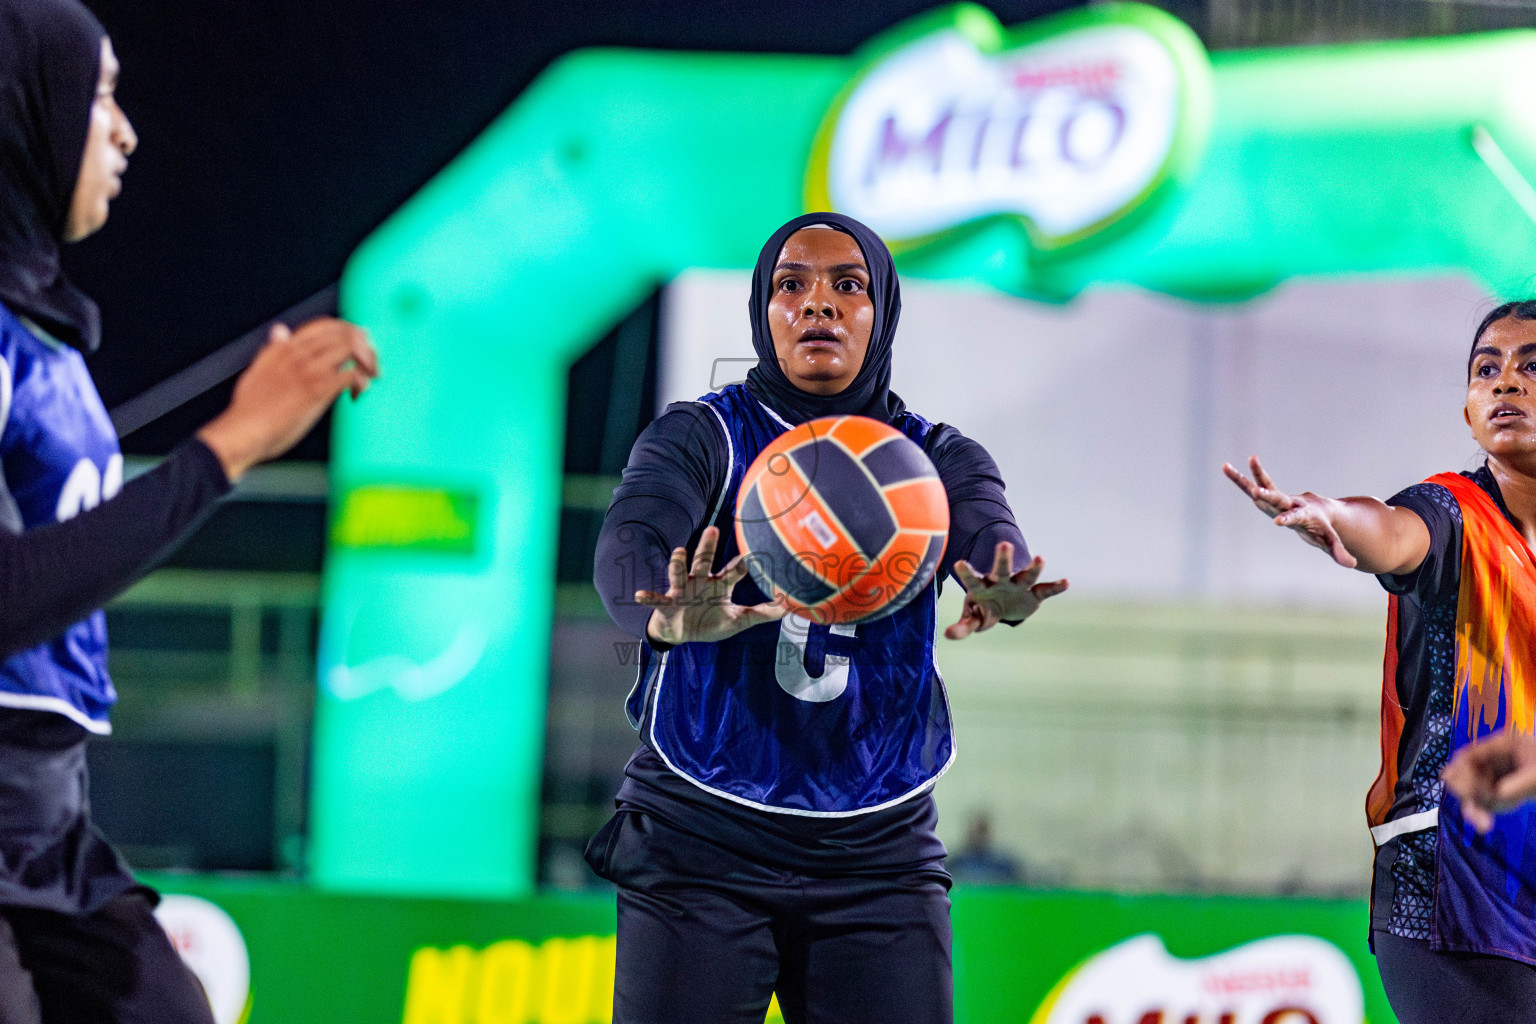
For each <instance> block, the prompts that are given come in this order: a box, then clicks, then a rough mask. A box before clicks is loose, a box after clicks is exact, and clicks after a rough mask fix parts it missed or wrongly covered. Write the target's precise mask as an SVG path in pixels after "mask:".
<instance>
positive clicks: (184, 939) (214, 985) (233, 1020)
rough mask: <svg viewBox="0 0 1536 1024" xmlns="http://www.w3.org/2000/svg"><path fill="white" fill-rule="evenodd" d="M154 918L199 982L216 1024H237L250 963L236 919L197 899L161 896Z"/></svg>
mask: <svg viewBox="0 0 1536 1024" xmlns="http://www.w3.org/2000/svg"><path fill="white" fill-rule="evenodd" d="M155 918H156V919H157V920H158V921H159V922H160V927H162V928H164V929H165V934H166V935H167V936H169V937H170V940H171V945H172V946H175V947H176V952H178V953H180V954H181V959H182V960H183V961H184V962H185V963H186V965H187V966H188V967H190V968H191V969H192V973H193V974H195V975H197V980H198V981H200V982H202V984H203V991H204V992H205V993H207V995H208V1005H209V1006H211V1007H212V1008H213V1019H214V1021H215V1022H216V1024H238V1022H239V1021H240V1020H241V1018H242V1017H244V1015H245V1012H246V1009H247V1008H248V1007H249V1005H250V1000H251V957H250V953H249V952H247V950H246V948H245V939H244V937H242V936H241V934H240V929H239V927H238V926H237V925H236V924H235V921H234V918H232V917H230V916H229V915H228V914H226V913H225V912H224V910H223V908H221V907H219V906H218V905H217V904H215V903H211V902H209V901H208V900H205V899H202V898H201V897H198V896H162V897H161V898H160V906H158V907H156V908H155Z"/></svg>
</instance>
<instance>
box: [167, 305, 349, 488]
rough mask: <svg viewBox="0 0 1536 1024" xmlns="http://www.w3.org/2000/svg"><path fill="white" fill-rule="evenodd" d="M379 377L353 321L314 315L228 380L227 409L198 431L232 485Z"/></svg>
mask: <svg viewBox="0 0 1536 1024" xmlns="http://www.w3.org/2000/svg"><path fill="white" fill-rule="evenodd" d="M378 375H379V357H378V354H377V353H375V352H374V350H373V346H372V345H370V344H369V343H368V333H367V332H366V331H364V330H363V329H362V328H361V327H358V326H357V325H356V324H351V323H348V322H347V321H345V320H338V319H336V318H335V317H321V318H319V319H316V320H311V321H309V322H308V323H306V324H304V325H303V326H302V327H300V328H299V329H298V330H297V331H290V330H289V329H288V328H287V327H285V326H283V325H282V324H277V325H275V326H273V328H272V331H271V333H270V334H269V335H268V338H267V344H266V345H265V346H264V347H263V348H262V350H261V351H260V352H258V353H257V354H256V358H255V359H253V360H252V361H251V365H250V366H248V367H247V368H246V370H245V372H244V373H242V374H241V375H240V379H239V380H238V381H237V382H236V383H235V393H234V395H233V397H231V398H230V401H229V407H228V408H227V409H225V410H224V411H223V412H222V413H220V414H219V415H218V416H216V417H214V418H213V420H211V421H210V422H209V423H208V425H207V426H205V427H203V429H202V430H199V431H198V432H197V436H198V439H199V440H201V441H202V442H203V443H204V444H206V445H207V446H208V447H209V448H210V449H211V450H212V451H213V453H214V454H215V455H217V456H218V458H219V461H220V462H221V463H222V464H223V465H224V474H225V475H226V476H227V477H229V480H230V482H231V483H233V482H234V481H236V480H238V479H240V477H241V476H243V475H244V474H245V471H246V470H248V469H250V468H251V467H252V466H254V465H256V464H257V463H260V462H265V461H267V460H268V459H275V458H277V457H278V456H279V455H281V454H283V453H284V452H286V451H287V450H288V449H289V448H292V447H293V446H294V445H295V444H298V442H299V440H300V439H301V438H302V437H303V436H304V435H305V434H307V433H309V429H310V428H311V427H313V426H314V425H315V423H316V421H317V420H319V419H320V417H321V416H322V415H324V413H325V411H326V410H327V409H329V408H330V407H331V403H333V402H335V401H336V399H337V398H338V397H339V396H340V395H341V393H342V392H343V391H350V392H352V397H353V398H356V397H357V396H358V395H360V394H362V393H363V392H364V391H366V390H367V389H368V385H369V384H370V383H371V382H372V381H373V379H374V378H375V377H377V376H378Z"/></svg>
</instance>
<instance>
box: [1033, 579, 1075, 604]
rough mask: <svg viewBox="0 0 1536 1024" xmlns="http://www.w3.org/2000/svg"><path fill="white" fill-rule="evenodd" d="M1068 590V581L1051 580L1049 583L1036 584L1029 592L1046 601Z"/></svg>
mask: <svg viewBox="0 0 1536 1024" xmlns="http://www.w3.org/2000/svg"><path fill="white" fill-rule="evenodd" d="M1066 589H1067V581H1066V580H1051V581H1049V582H1047V583H1036V584H1035V585H1034V586H1032V587H1030V588H1029V592H1030V593H1031V594H1034V595H1035V597H1037V598H1039V599H1040V600H1042V601H1044V600H1045V599H1046V598H1048V597H1055V596H1056V595H1057V594H1062V593H1065V592H1066Z"/></svg>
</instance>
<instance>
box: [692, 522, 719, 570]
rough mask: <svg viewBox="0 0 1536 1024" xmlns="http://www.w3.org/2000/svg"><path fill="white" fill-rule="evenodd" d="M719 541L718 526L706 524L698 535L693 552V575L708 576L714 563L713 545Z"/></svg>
mask: <svg viewBox="0 0 1536 1024" xmlns="http://www.w3.org/2000/svg"><path fill="white" fill-rule="evenodd" d="M719 542H720V528H719V527H717V526H706V527H704V532H703V533H702V534H700V535H699V546H698V547H697V548H695V549H694V552H693V569H692V570H691V571H692V574H693V575H694V576H708V575H709V570H710V567H711V566H712V565H714V564H715V545H716V544H718V543H719Z"/></svg>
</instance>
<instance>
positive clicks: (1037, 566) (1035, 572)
mask: <svg viewBox="0 0 1536 1024" xmlns="http://www.w3.org/2000/svg"><path fill="white" fill-rule="evenodd" d="M1044 568H1045V559H1043V558H1041V557H1040V556H1039V555H1036V556H1035V557H1034V558H1031V559H1030V560H1029V564H1028V565H1026V566H1025V567H1024V568H1023V569H1021V570H1019V571H1018V572H1017V573H1015V574H1014V575H1013V577H1012V579H1013V582H1014V583H1017V584H1019V585H1021V586H1025V587H1032V586H1034V585H1035V581H1036V580H1038V579H1039V578H1040V571H1041V570H1042V569H1044Z"/></svg>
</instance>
